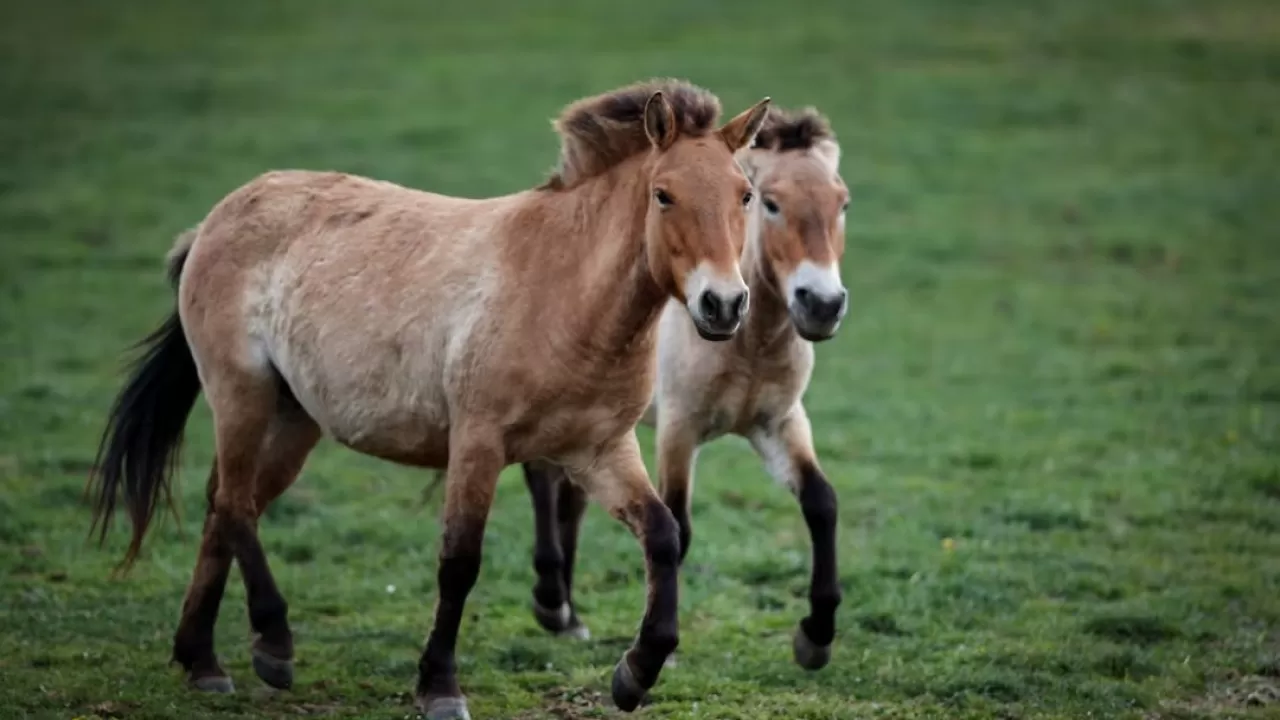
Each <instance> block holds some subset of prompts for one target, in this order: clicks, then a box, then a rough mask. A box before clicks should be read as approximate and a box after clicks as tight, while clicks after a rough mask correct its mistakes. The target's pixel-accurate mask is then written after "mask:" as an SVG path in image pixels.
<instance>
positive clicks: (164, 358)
mask: <svg viewBox="0 0 1280 720" xmlns="http://www.w3.org/2000/svg"><path fill="white" fill-rule="evenodd" d="M184 259H185V252H184V253H182V254H181V257H178V258H174V262H173V264H172V265H171V271H180V269H181V263H182V260H184ZM174 275H175V277H176V272H174ZM137 347H141V348H145V352H143V354H142V356H141V357H139V358H138V359H137V360H136V361H135V362H134V364H133V369H132V372H131V374H130V376H129V382H128V383H127V384H125V386H124V389H123V390H121V391H120V395H119V396H117V397H116V401H115V404H114V405H113V406H112V408H111V414H110V415H109V416H108V420H107V428H106V430H105V431H104V432H103V433H102V440H101V442H100V443H99V445H98V456H97V459H96V460H95V461H94V469H93V474H92V475H91V476H90V478H89V487H88V490H87V492H88V494H89V495H90V496H91V497H92V502H93V525H92V526H91V528H90V530H89V532H90V534H92V533H93V532H94V531H95V530H97V531H98V542H99V543H101V542H102V541H103V540H105V539H106V536H107V531H108V530H109V529H110V527H111V520H112V516H113V515H114V513H115V508H116V503H117V501H118V498H119V497H120V496H121V495H122V494H123V501H124V507H125V509H127V510H128V512H129V518H130V520H132V521H133V539H132V540H131V541H130V543H129V550H128V551H127V553H126V554H125V558H124V562H123V567H124V568H128V567H129V566H130V565H132V564H133V562H134V560H135V559H137V556H138V553H139V551H140V550H141V549H142V539H143V537H144V536H145V535H146V533H147V528H148V526H150V524H151V520H152V519H153V518H154V517H155V513H156V508H157V506H158V505H160V501H161V500H162V499H163V501H164V502H165V503H166V504H168V505H170V507H171V508H172V507H173V498H172V496H171V494H170V481H171V478H172V475H173V471H174V468H175V467H176V465H177V462H178V454H179V450H180V449H181V447H182V431H183V429H184V428H185V426H186V424H187V416H188V415H190V414H191V408H192V406H194V405H195V402H196V397H197V396H199V394H200V377H199V375H198V374H197V372H196V364H195V360H193V359H192V357H191V350H190V348H188V347H187V340H186V337H185V336H184V334H183V332H182V322H181V320H179V318H178V313H177V312H176V311H175V312H174V313H173V314H171V315H170V316H169V318H168V319H167V320H165V322H164V324H163V325H161V326H160V327H159V328H157V329H156V330H155V332H153V333H151V334H150V335H148V336H147V337H146V339H144V340H143V341H142V342H141V343H139V344H138V346H137Z"/></svg>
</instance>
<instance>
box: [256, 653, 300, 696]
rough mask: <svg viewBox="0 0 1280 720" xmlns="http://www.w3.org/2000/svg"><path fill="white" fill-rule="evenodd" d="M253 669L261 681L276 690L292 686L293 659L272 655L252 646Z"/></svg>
mask: <svg viewBox="0 0 1280 720" xmlns="http://www.w3.org/2000/svg"><path fill="white" fill-rule="evenodd" d="M250 652H251V653H252V655H253V671H254V672H255V673H257V674H258V677H259V678H261V679H262V682H264V683H266V684H268V685H270V686H271V687H273V688H275V689H277V690H288V689H289V688H291V687H293V661H292V660H281V659H280V658H278V657H272V656H271V655H268V654H267V653H266V652H264V651H262V650H259V649H258V648H253V649H252V650H251V651H250Z"/></svg>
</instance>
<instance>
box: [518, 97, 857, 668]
mask: <svg viewBox="0 0 1280 720" xmlns="http://www.w3.org/2000/svg"><path fill="white" fill-rule="evenodd" d="M738 158H739V160H740V161H741V163H742V165H743V167H744V168H745V169H746V171H747V174H748V176H750V177H751V179H752V182H753V183H754V184H755V187H756V190H757V192H758V193H759V196H760V200H759V204H758V205H757V206H756V207H754V208H753V209H752V210H751V216H750V219H749V221H748V228H749V229H748V236H747V247H746V251H745V253H744V254H743V257H742V274H743V276H744V277H745V278H746V281H747V285H748V286H749V287H750V289H751V313H750V315H749V316H748V318H747V320H746V322H745V324H744V326H743V328H742V330H741V331H740V332H739V333H738V334H737V335H735V336H734V338H733V339H732V340H731V341H729V342H726V343H718V344H712V343H706V342H702V341H701V340H699V338H698V334H697V332H696V331H695V328H694V325H693V324H692V323H691V322H690V321H689V318H688V313H686V312H684V311H683V310H682V309H680V307H679V306H678V305H676V304H669V305H668V306H667V308H666V310H665V311H664V312H663V314H662V319H661V321H660V330H659V341H658V355H659V369H658V384H657V387H656V393H655V396H654V400H653V404H652V406H651V407H650V409H649V412H648V413H646V416H645V420H644V421H645V423H646V424H654V423H655V422H656V425H657V437H658V477H659V479H660V482H661V486H662V496H663V500H664V501H665V502H666V504H667V506H668V507H670V508H671V511H672V512H673V513H674V514H675V517H676V520H677V522H678V523H679V525H680V558H681V560H682V561H683V559H684V555H685V553H687V552H688V551H689V543H690V540H691V537H692V533H691V528H690V521H689V504H690V499H691V497H692V490H693V464H694V458H695V456H696V455H697V450H698V447H699V446H700V445H702V444H704V443H707V442H709V441H711V440H713V439H715V438H717V437H719V436H721V435H724V434H726V433H733V434H736V435H740V436H742V437H745V438H747V440H749V441H750V442H751V445H752V446H753V447H754V448H755V450H756V452H757V453H759V455H760V458H761V459H762V460H763V461H764V465H765V468H766V469H767V470H768V472H769V474H771V475H772V476H773V477H774V478H776V479H777V480H778V482H780V483H782V484H783V485H785V486H786V487H787V488H788V489H790V490H791V491H792V492H793V493H795V495H796V496H797V498H798V499H799V502H800V508H801V511H802V512H803V513H804V519H805V522H806V524H807V525H808V526H809V533H810V537H811V540H812V543H813V575H812V578H811V581H810V586H809V588H810V589H809V599H810V614H809V616H808V617H806V618H804V619H803V620H802V621H801V622H800V625H799V627H798V628H797V629H796V633H795V641H794V651H795V660H796V662H797V663H799V664H800V665H801V666H803V667H805V668H808V669H811V670H816V669H819V668H821V667H823V666H825V665H826V664H827V662H828V661H829V660H830V658H831V643H832V640H833V639H834V637H835V612H836V607H837V606H838V605H839V604H840V595H841V593H840V585H839V581H838V578H837V575H836V545H835V543H836V520H837V518H836V495H835V492H834V491H833V490H832V488H831V485H830V484H829V483H828V482H827V480H826V478H824V477H823V474H822V470H821V469H820V468H819V466H818V460H817V457H816V455H815V453H814V450H813V441H812V439H811V437H810V431H809V418H808V416H807V415H806V414H805V410H804V405H803V403H802V402H801V396H802V394H803V393H804V391H805V388H806V387H807V386H808V384H809V376H810V373H811V372H812V370H813V346H812V344H811V342H816V341H820V340H825V339H828V338H830V337H831V336H832V335H834V334H835V332H836V330H837V329H838V328H839V326H840V321H841V319H842V318H843V317H844V313H845V310H846V307H847V293H846V291H845V289H844V286H843V284H842V283H841V281H840V273H839V263H840V258H841V256H842V255H843V253H844V222H845V219H844V218H845V209H846V208H847V206H848V202H849V192H848V190H847V189H846V187H845V184H844V182H843V181H842V180H841V178H840V174H839V162H840V146H839V145H838V144H837V143H836V139H835V136H834V135H833V134H832V132H831V130H830V126H829V125H828V123H827V121H826V119H825V118H824V117H823V116H822V115H820V114H818V113H817V112H816V111H814V110H805V111H801V112H798V113H794V114H789V113H784V112H780V111H778V110H776V109H774V110H770V112H769V116H768V118H767V119H766V120H765V125H764V127H763V128H762V129H761V131H760V133H759V134H758V135H757V136H756V140H755V143H754V145H753V147H751V148H750V149H747V150H743V151H741V152H740V153H738ZM524 471H525V479H526V481H527V483H528V486H529V490H530V493H531V495H532V499H533V506H534V515H535V518H536V520H535V523H536V533H537V540H536V544H535V548H534V566H535V568H536V570H537V573H538V582H537V585H536V586H535V587H534V591H533V598H534V603H533V606H534V613H535V615H536V616H537V618H538V621H539V623H540V624H542V626H543V627H544V628H546V629H547V630H550V631H552V632H557V633H563V634H568V635H573V636H576V637H586V636H587V631H586V628H585V626H583V625H582V623H581V622H580V620H579V619H578V617H577V614H576V613H575V612H574V607H573V601H572V585H573V564H574V557H575V554H576V551H577V538H578V527H579V523H580V522H581V519H582V513H583V511H584V510H585V507H586V498H585V496H584V495H583V493H582V491H581V490H580V489H578V488H576V487H574V486H572V485H570V484H568V483H565V482H561V480H560V478H561V477H562V472H561V469H560V468H557V467H555V466H553V465H550V464H548V463H526V464H525V466H524Z"/></svg>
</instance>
